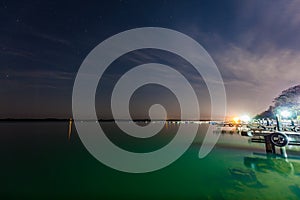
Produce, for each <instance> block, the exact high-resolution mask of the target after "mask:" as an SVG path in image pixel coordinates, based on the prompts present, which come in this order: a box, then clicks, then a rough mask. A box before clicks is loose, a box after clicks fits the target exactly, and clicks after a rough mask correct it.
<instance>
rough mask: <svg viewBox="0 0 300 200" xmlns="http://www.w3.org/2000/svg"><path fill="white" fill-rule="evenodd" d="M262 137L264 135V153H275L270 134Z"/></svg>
mask: <svg viewBox="0 0 300 200" xmlns="http://www.w3.org/2000/svg"><path fill="white" fill-rule="evenodd" d="M264 137H265V146H266V153H269V154H276V150H275V145H274V144H273V143H272V141H271V137H270V135H266V136H264Z"/></svg>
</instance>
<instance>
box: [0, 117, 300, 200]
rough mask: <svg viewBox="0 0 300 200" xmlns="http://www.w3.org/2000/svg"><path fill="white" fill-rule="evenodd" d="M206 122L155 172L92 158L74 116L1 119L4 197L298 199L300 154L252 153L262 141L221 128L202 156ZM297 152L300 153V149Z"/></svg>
mask: <svg viewBox="0 0 300 200" xmlns="http://www.w3.org/2000/svg"><path fill="white" fill-rule="evenodd" d="M101 126H103V128H104V129H105V130H106V131H108V133H109V134H110V137H111V138H112V139H114V140H116V141H117V142H118V143H120V144H122V143H125V144H123V145H124V146H128V148H129V149H134V148H141V147H140V146H138V145H137V144H136V143H135V141H134V142H132V141H130V140H128V138H122V139H120V138H118V137H119V135H120V133H119V132H118V131H119V130H118V129H117V128H116V127H115V124H114V123H111V122H104V123H101ZM187 126H188V124H187ZM207 126H208V125H207V124H205V123H203V124H200V128H199V130H198V136H197V138H196V139H195V143H194V144H193V145H192V146H191V148H190V149H189V150H188V151H187V152H186V153H185V154H184V155H183V156H182V157H181V158H180V159H178V160H177V161H176V162H174V163H173V164H172V165H170V166H168V167H166V168H164V169H162V170H159V171H156V172H152V173H146V174H127V173H122V172H118V171H115V170H113V169H110V168H108V167H106V166H104V165H102V164H101V163H100V162H98V161H97V160H96V159H94V158H93V157H92V156H91V155H90V154H89V153H88V152H87V150H86V149H85V148H84V146H83V145H82V143H81V141H80V139H79V137H78V135H77V133H76V129H75V128H74V123H72V122H34V123H21V122H18V123H0V132H1V134H2V135H1V136H2V138H1V140H0V148H1V151H0V153H1V159H2V161H1V165H0V170H1V172H2V174H1V179H2V181H1V183H0V194H1V197H5V198H3V199H8V198H11V199H20V198H23V197H27V198H30V199H34V198H36V199H40V198H44V197H45V196H46V197H48V198H49V199H51V198H52V199H53V198H58V197H59V198H64V199H70V198H74V199H87V198H93V199H111V198H135V199H141V198H143V199H157V198H160V199H299V198H300V188H299V186H300V160H298V159H292V158H289V159H288V160H287V159H282V158H278V157H267V156H266V155H265V154H261V155H258V154H256V153H255V154H254V153H253V152H261V153H264V144H253V143H248V141H247V139H245V138H243V137H241V136H239V135H235V134H233V135H230V134H228V135H221V136H220V139H219V142H218V143H217V145H216V147H215V148H214V149H213V151H212V152H211V153H210V154H209V155H208V156H207V157H205V158H204V159H199V158H198V152H199V149H200V146H201V141H202V139H203V138H204V133H205V132H206V130H207ZM176 127H178V124H176V123H174V124H173V123H169V124H165V128H164V129H163V132H162V134H160V137H161V138H162V140H163V141H166V142H168V141H169V139H170V138H172V136H171V137H169V136H168V135H169V134H171V135H172V134H173V132H174V130H176V129H177V128H176ZM66 134H68V137H66ZM187 134H188V133H187ZM158 139H159V138H157V141H158ZM132 143H133V144H132ZM149 144H152V143H149ZM147 145H148V143H147ZM148 149H149V148H148V147H147V149H146V150H148ZM294 155H298V156H299V155H300V153H299V151H296V152H295V153H294ZM124 162H125V161H124Z"/></svg>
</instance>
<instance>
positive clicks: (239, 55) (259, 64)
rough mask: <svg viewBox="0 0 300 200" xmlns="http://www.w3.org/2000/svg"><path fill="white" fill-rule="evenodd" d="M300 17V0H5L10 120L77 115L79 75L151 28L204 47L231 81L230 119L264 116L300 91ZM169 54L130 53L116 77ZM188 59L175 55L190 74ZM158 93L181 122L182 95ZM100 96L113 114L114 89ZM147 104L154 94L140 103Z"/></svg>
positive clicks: (3, 51)
mask: <svg viewBox="0 0 300 200" xmlns="http://www.w3.org/2000/svg"><path fill="white" fill-rule="evenodd" d="M299 13H300V2H299V1H285V2H283V1H282V2H281V1H250V0H249V1H167V0H165V1H125V0H122V1H87V2H86V1H81V2H80V1H76V2H75V1H64V2H61V1H48V2H47V1H45V2H42V1H21V2H17V1H1V3H0V24H1V26H0V84H1V86H0V95H1V98H0V110H1V112H0V118H6V117H69V116H70V115H71V112H72V111H71V103H72V86H73V83H74V79H75V76H76V72H77V70H78V69H79V67H80V65H81V63H82V61H83V60H84V58H85V57H86V56H87V55H88V53H89V52H90V51H91V50H92V49H93V48H94V47H95V46H97V45H98V44H99V43H100V42H102V41H103V40H105V39H107V38H108V37H110V36H112V35H114V34H117V33H119V32H122V31H125V30H128V29H132V28H138V27H147V26H154V27H165V28H170V29H174V30H177V31H180V32H182V33H184V34H187V35H188V36H190V37H192V38H194V39H195V40H196V41H198V42H199V43H200V44H202V45H203V46H204V48H205V49H206V50H207V51H208V52H209V53H210V55H211V56H212V57H213V59H214V60H215V62H216V64H217V66H218V67H219V70H220V72H221V74H222V76H223V79H224V83H225V87H226V92H227V96H228V107H227V109H228V115H236V114H242V113H249V114H256V113H259V112H261V111H263V110H264V109H266V108H267V107H268V105H270V104H271V103H272V99H273V98H274V97H275V96H277V94H279V93H280V92H281V90H283V89H286V88H288V87H290V86H293V85H296V84H299V75H298V71H299V69H300V67H299V63H300V54H299V48H300V38H299V35H300V14H299ZM162 55H164V56H166V57H168V58H169V56H170V55H165V54H164V53H162V52H155V51H148V52H137V53H135V54H132V55H128V56H127V57H126V56H125V57H124V58H123V60H122V59H120V60H119V61H117V62H116V63H115V64H114V65H115V68H114V69H113V70H111V73H110V74H107V77H114V78H111V79H110V80H111V82H114V80H115V79H116V77H118V76H117V75H118V74H119V73H120V72H122V71H124V66H125V65H128V63H130V62H133V60H134V61H135V64H137V63H142V61H145V60H146V61H147V59H148V60H149V59H150V60H152V61H153V60H154V61H162V60H163V59H162ZM137 57H139V58H138V60H137ZM162 62H164V61H162ZM183 62H184V61H181V60H180V59H178V58H175V59H173V60H172V63H171V65H173V66H175V68H176V66H177V68H178V69H179V70H180V66H181V64H183ZM125 68H126V67H125ZM182 71H183V73H186V76H187V77H189V74H191V71H190V70H188V71H186V70H184V69H182ZM190 79H191V81H192V82H193V83H195V88H196V89H198V91H199V93H198V94H197V95H198V96H199V98H201V101H200V102H201V103H200V104H201V105H200V106H202V107H203V108H205V107H207V106H206V105H209V97H207V95H208V94H207V91H206V89H205V87H204V86H205V85H204V83H203V82H201V79H200V80H199V79H195V78H193V77H190ZM197 81H199V82H198V83H197ZM110 87H111V85H109V84H108V85H107V88H110ZM156 89H157V90H158V91H160V92H159V94H161V95H163V94H164V95H165V96H163V98H160V100H162V101H163V103H165V104H168V102H169V103H170V104H171V105H169V106H170V110H171V111H170V112H171V114H170V115H171V116H177V114H176V108H175V107H176V106H177V102H176V101H170V100H169V98H171V97H172V95H170V94H168V92H167V91H165V90H164V89H162V88H160V89H159V88H155V87H152V88H150V89H149V91H150V92H153V91H156ZM100 92H101V91H99V94H98V93H97V101H98V106H97V108H99V110H101V113H103V114H102V116H101V117H109V116H110V115H109V111H108V110H106V108H107V106H103V105H106V104H107V102H108V100H107V97H109V89H107V90H105V91H102V92H103V93H102V94H100ZM137 96H138V95H137ZM143 98H147V99H149V96H146V97H145V96H143V95H141V96H140V97H137V100H138V99H140V100H142V99H143ZM152 98H153V101H154V102H156V101H158V100H159V99H157V97H154V95H153V96H152ZM147 103H148V104H151V101H149V102H147ZM172 106H173V107H172ZM102 107H103V108H102ZM132 107H133V108H132V110H133V114H135V115H136V116H137V117H143V114H142V112H141V110H143V109H142V108H141V105H140V104H139V103H138V101H137V102H136V108H138V109H135V108H134V107H135V106H132ZM146 107H147V106H146ZM144 109H145V108H144ZM174 110H175V111H174ZM203 110H204V113H202V114H203V116H204V117H205V116H207V115H208V114H207V113H208V110H205V109H203ZM99 112H100V111H99Z"/></svg>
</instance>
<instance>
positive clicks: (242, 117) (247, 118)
mask: <svg viewBox="0 0 300 200" xmlns="http://www.w3.org/2000/svg"><path fill="white" fill-rule="evenodd" d="M241 120H242V121H243V122H249V121H250V120H251V118H250V117H249V116H248V115H243V116H241Z"/></svg>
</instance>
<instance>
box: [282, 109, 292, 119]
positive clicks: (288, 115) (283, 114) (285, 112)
mask: <svg viewBox="0 0 300 200" xmlns="http://www.w3.org/2000/svg"><path fill="white" fill-rule="evenodd" d="M280 115H281V116H282V117H284V118H288V117H290V116H291V112H290V111H288V110H283V111H281V112H280Z"/></svg>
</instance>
